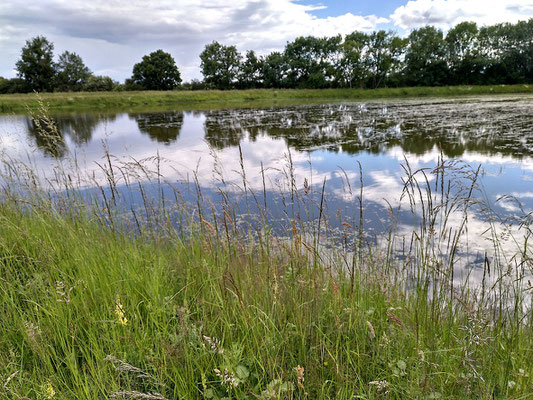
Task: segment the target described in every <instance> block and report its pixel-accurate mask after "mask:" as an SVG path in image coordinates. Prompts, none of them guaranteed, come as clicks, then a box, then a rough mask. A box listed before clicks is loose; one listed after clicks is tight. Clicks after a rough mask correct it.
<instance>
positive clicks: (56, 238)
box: [0, 116, 533, 400]
mask: <svg viewBox="0 0 533 400" xmlns="http://www.w3.org/2000/svg"><path fill="white" fill-rule="evenodd" d="M43 124H45V125H46V118H45V117H44V116H43ZM43 133H44V132H43ZM51 134H53V133H51ZM106 159H107V162H108V164H107V165H105V164H102V165H100V168H101V171H100V172H102V173H103V174H102V175H103V176H105V178H104V181H105V182H106V183H105V185H104V186H99V183H98V180H97V178H96V177H95V176H97V175H98V174H96V175H94V174H90V175H89V176H87V177H85V178H84V176H83V175H82V174H81V172H79V171H76V170H73V169H71V168H67V169H65V168H64V166H65V165H67V164H68V162H67V161H66V160H63V161H61V162H60V163H58V166H57V168H55V169H54V176H53V179H48V180H45V179H43V178H44V177H40V176H38V175H37V173H36V172H35V171H33V170H32V169H31V167H30V166H27V165H25V164H22V163H21V162H20V161H17V160H5V161H4V162H3V165H2V169H1V171H3V174H2V176H1V178H2V183H3V185H2V187H3V196H2V200H1V201H0V304H1V307H0V326H1V327H2V328H1V329H2V331H1V333H2V334H1V335H0V382H1V383H2V385H0V396H3V397H4V398H14V399H24V398H31V399H99V398H126V399H155V400H163V399H182V398H183V399H194V398H201V399H222V398H227V399H228V398H234V399H244V398H259V399H303V398H311V399H353V398H359V399H420V398H425V399H439V398H442V399H444V398H449V399H472V398H475V399H486V400H489V399H495V398H497V399H500V398H501V399H517V400H518V399H526V398H528V396H530V394H531V392H532V390H533V363H532V362H531V361H532V359H533V318H532V315H531V308H530V307H531V305H530V303H529V302H530V298H529V297H527V295H526V293H527V292H528V290H529V291H531V288H530V287H529V289H528V288H527V287H523V285H527V279H528V276H529V275H527V274H528V272H527V271H528V269H531V248H530V245H528V243H529V242H528V239H530V235H531V230H530V229H529V226H530V225H531V220H530V219H527V218H526V219H525V220H523V221H521V222H520V226H522V228H523V230H522V232H523V234H524V238H523V239H525V245H524V247H523V248H519V249H518V251H517V253H516V254H514V255H513V256H512V257H509V258H505V257H501V258H497V259H494V260H493V261H490V262H489V261H488V259H487V261H486V263H485V265H484V277H483V281H482V282H481V283H480V284H478V285H477V286H469V285H467V284H466V283H464V284H461V283H458V282H456V281H455V280H454V273H453V271H454V268H455V265H454V263H455V260H456V254H457V250H458V247H457V243H458V242H459V239H460V237H462V235H464V233H465V227H466V226H467V223H468V212H467V211H468V208H469V207H471V206H475V205H476V204H478V203H477V200H476V199H474V198H473V197H472V193H474V191H475V188H476V179H477V175H478V173H479V171H477V172H475V171H460V170H459V169H458V168H459V167H458V165H457V163H456V162H452V163H448V162H446V161H445V160H442V161H441V162H440V163H439V165H438V166H437V168H435V170H434V171H431V172H429V171H428V172H427V173H428V174H430V173H431V174H432V176H431V178H434V179H435V182H436V184H433V183H432V184H431V185H430V184H429V182H433V180H432V179H428V177H427V176H426V172H424V171H416V172H410V168H409V166H408V165H406V166H405V171H406V173H407V174H408V176H406V177H405V190H404V195H405V196H406V197H408V198H409V203H410V204H411V206H412V207H417V204H418V205H420V204H421V208H422V214H421V215H420V219H417V220H419V221H420V224H419V225H415V226H413V234H412V236H411V237H410V238H407V239H405V237H404V239H403V240H404V242H403V243H404V244H407V247H408V249H406V248H405V247H404V254H405V257H404V258H402V259H400V258H398V257H396V255H395V248H396V247H395V246H396V244H395V240H396V239H395V236H394V232H393V231H391V233H390V235H389V236H388V237H386V238H385V245H384V246H383V247H381V246H377V245H375V244H372V242H367V241H366V240H365V236H364V232H363V227H362V226H361V225H360V224H359V225H354V224H350V223H348V222H345V223H343V224H341V226H343V229H344V232H343V233H344V235H343V238H344V239H343V240H344V242H345V246H344V247H342V248H338V249H329V250H326V248H324V246H322V245H321V243H324V241H325V240H326V239H327V237H328V232H329V230H328V226H327V225H326V224H325V223H324V222H323V220H321V217H322V215H323V208H322V205H323V204H324V201H323V200H324V191H323V189H322V192H321V191H320V189H317V188H316V187H313V186H309V185H307V186H306V185H305V184H304V187H303V188H297V187H295V184H294V177H293V176H292V175H291V171H293V169H292V167H291V165H288V167H287V168H288V170H287V171H286V176H287V182H286V183H285V184H286V186H285V187H288V188H290V189H289V190H290V193H287V196H288V197H290V198H292V199H294V201H295V202H296V203H297V206H298V207H299V209H300V207H301V210H302V213H303V212H304V210H305V208H306V207H309V206H311V207H319V210H320V212H319V215H320V216H319V217H318V219H317V220H314V221H313V224H312V226H311V227H309V226H308V225H305V224H304V223H303V222H302V221H301V220H299V219H296V220H294V221H287V225H288V226H289V227H290V228H289V229H288V230H287V231H286V232H287V234H286V235H283V236H275V235H274V234H273V230H272V226H271V225H270V224H269V223H268V221H269V215H270V213H271V212H272V211H273V210H269V209H267V205H266V200H265V204H264V206H262V205H261V202H262V196H263V194H262V193H254V192H253V191H252V190H251V189H247V184H246V173H245V171H244V167H243V170H242V178H243V193H242V194H243V195H244V196H246V198H247V200H249V201H250V202H255V203H256V204H257V207H258V208H259V210H260V211H259V213H258V216H259V217H260V219H261V221H262V222H260V224H259V225H253V224H252V225H249V226H248V225H247V224H244V225H243V224H241V223H238V222H237V221H238V220H239V217H240V215H239V207H238V206H237V205H236V204H235V203H233V200H232V198H231V197H230V196H229V193H227V192H225V190H227V189H226V188H225V187H224V186H222V187H221V188H220V191H221V194H222V195H223V196H222V197H223V199H224V201H223V203H222V204H221V207H222V208H221V209H222V211H221V212H217V211H215V206H213V205H207V206H206V207H203V206H202V205H201V196H202V195H201V188H200V187H197V192H198V202H197V204H192V205H191V204H189V203H186V202H184V201H182V200H180V198H181V194H180V193H179V190H178V189H174V190H175V196H174V198H175V201H172V200H171V198H172V196H171V197H168V196H164V195H163V194H162V193H163V191H162V187H163V186H162V185H164V180H163V177H161V176H160V175H159V173H158V171H159V168H158V167H157V168H156V170H155V171H150V170H149V169H148V167H147V166H146V165H144V164H142V163H141V162H136V163H130V162H126V163H124V164H112V160H113V159H114V158H113V157H111V156H110V155H107V157H106ZM150 160H151V161H153V162H154V163H155V165H156V166H159V163H160V162H161V160H158V159H157V158H151V159H150ZM150 160H149V161H150ZM242 165H244V164H243V162H242V160H241V166H242ZM62 166H63V167H62ZM454 171H456V172H454ZM448 172H450V173H451V175H449V176H448ZM73 176H75V177H76V178H75V179H74V181H73V179H72V177H73ZM139 176H144V177H147V179H148V182H146V181H145V182H139V181H136V178H135V177H139ZM461 177H462V179H466V182H463V181H461V180H459V179H461ZM263 179H264V178H263ZM424 180H425V181H426V182H427V186H426V185H424V184H419V183H417V182H424ZM121 181H122V182H124V183H125V187H122V188H120V187H119V183H120V182H121ZM39 182H45V183H43V184H39ZM74 182H78V184H79V185H80V186H76V184H75V183H74ZM306 182H307V181H306ZM85 183H91V184H92V185H96V190H95V191H94V194H91V192H89V193H88V192H86V191H82V190H81V188H82V187H84V185H85ZM191 184H192V183H191ZM324 184H325V182H324ZM49 185H52V186H49ZM149 185H156V188H157V190H156V191H155V192H157V193H161V194H160V195H155V196H154V198H150V197H148V195H147V193H154V191H149V190H145V189H146V188H147V187H148V186H149ZM230 186H232V185H230ZM320 186H321V185H320ZM439 186H442V187H443V188H446V187H447V188H448V192H446V193H442V195H441V194H435V195H434V194H432V192H431V188H432V187H435V188H437V187H439ZM461 186H464V189H458V188H459V187H461ZM450 188H453V192H452V191H450ZM234 189H235V188H234V187H233V186H232V189H231V190H234ZM353 189H354V190H358V191H359V197H358V199H359V200H356V201H354V205H353V209H354V210H357V213H359V221H363V210H364V188H363V186H362V182H361V187H360V188H358V189H356V188H355V187H354V188H353ZM347 190H348V189H347ZM349 190H350V192H351V191H352V188H351V187H350V188H349ZM128 191H138V192H137V193H140V195H141V196H142V198H143V204H144V209H140V210H139V209H137V210H135V209H134V208H131V213H129V212H128V214H125V212H124V210H122V211H121V209H120V201H121V198H122V196H125V197H126V198H127V197H129V194H131V193H129V194H128ZM313 199H315V200H313ZM309 202H310V203H311V204H309ZM114 204H118V206H115V205H114ZM247 204H248V203H247ZM247 207H248V205H247ZM457 211H458V212H459V214H460V215H462V217H460V221H458V224H457V226H455V225H454V226H451V223H450V224H447V219H448V218H449V216H450V215H451V214H452V213H455V212H457ZM345 217H346V216H343V215H339V216H338V218H340V219H341V220H344V221H348V220H345V219H344V218H345ZM456 222H457V221H456ZM448 225H450V226H448ZM491 229H494V228H491V225H488V230H491ZM448 235H449V236H448ZM490 236H491V237H492V238H493V241H494V243H493V245H494V250H495V251H496V252H498V251H499V245H498V240H500V239H499V236H498V233H497V232H496V231H494V232H493V233H492V234H491V235H490ZM516 239H518V238H516ZM446 242H448V244H449V245H450V242H451V247H449V250H448V253H447V254H444V255H443V254H441V251H442V249H443V247H440V245H439V243H446ZM518 242H520V240H517V243H518Z"/></svg>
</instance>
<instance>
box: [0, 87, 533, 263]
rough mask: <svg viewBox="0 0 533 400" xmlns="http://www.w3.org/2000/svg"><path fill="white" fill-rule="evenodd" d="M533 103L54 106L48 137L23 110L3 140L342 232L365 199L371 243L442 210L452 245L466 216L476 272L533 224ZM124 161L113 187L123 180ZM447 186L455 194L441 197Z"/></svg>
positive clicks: (29, 159)
mask: <svg viewBox="0 0 533 400" xmlns="http://www.w3.org/2000/svg"><path fill="white" fill-rule="evenodd" d="M532 110H533V97H532V96H507V97H505V96H499V97H480V98H458V99H422V100H421V99H412V100H391V101H366V102H340V103H330V104H311V105H301V106H287V107H284V106H273V107H266V108H240V109H222V110H204V111H190V112H183V111H179V110H166V111H158V112H119V113H104V112H99V113H94V112H86V113H83V112H79V113H70V114H55V115H53V118H52V120H53V124H54V127H55V128H54V129H52V132H51V134H50V135H48V136H43V134H42V130H39V129H38V126H37V124H36V122H35V119H32V118H31V117H29V116H27V115H3V116H0V148H1V149H2V152H3V157H4V159H7V160H11V161H8V164H9V163H13V160H20V159H22V160H25V163H26V164H29V165H31V167H32V168H33V169H34V170H36V171H39V174H40V175H41V176H42V177H53V176H54V174H57V171H58V166H60V167H61V168H63V171H66V173H67V174H68V175H69V179H74V180H76V179H77V180H78V181H77V182H78V184H79V185H80V186H83V187H86V188H89V187H90V186H91V185H97V184H99V185H102V186H105V185H108V180H107V178H108V175H106V171H108V168H107V167H105V166H104V165H107V164H108V162H110V161H111V162H112V163H113V164H115V165H116V166H117V168H118V167H121V168H123V169H124V168H128V167H132V168H133V167H135V166H136V167H140V166H141V165H142V166H143V167H145V168H146V169H150V170H151V171H158V173H159V177H160V178H159V179H157V178H155V179H154V178H153V175H152V178H151V179H149V178H148V174H146V175H144V174H143V173H142V172H139V171H137V175H136V179H137V180H139V181H141V182H143V181H144V183H146V184H147V186H146V187H148V189H146V188H145V190H146V191H147V192H150V189H149V188H150V187H151V188H152V190H153V192H154V193H160V190H166V189H161V187H160V185H159V182H160V181H161V179H163V178H164V182H167V183H169V184H171V185H174V187H178V188H179V192H180V196H184V198H185V199H186V200H187V201H190V202H191V203H194V201H195V200H194V199H195V198H197V197H198V196H199V192H198V188H199V189H200V191H201V196H202V200H203V201H204V202H207V201H208V200H207V199H210V200H211V201H213V202H214V203H220V202H221V201H223V200H224V199H225V198H226V197H225V196H228V194H230V195H231V196H233V197H234V198H235V199H237V200H235V204H236V205H237V207H238V208H240V210H241V212H242V214H243V215H244V214H248V215H249V214H253V213H254V212H257V209H258V208H260V205H266V207H267V208H268V209H269V210H270V211H271V213H270V214H269V215H268V218H269V219H272V221H274V220H279V221H281V220H283V219H284V217H298V218H299V219H300V220H302V221H303V222H304V223H316V220H317V218H324V220H325V223H326V224H329V226H330V227H332V228H331V230H332V232H333V231H334V230H335V229H334V228H336V229H337V233H338V239H339V240H340V241H342V239H343V237H344V235H343V230H344V229H346V227H347V226H349V227H350V229H352V227H356V226H357V227H359V226H360V225H361V220H360V212H359V211H360V210H359V207H360V204H362V205H363V209H364V213H363V214H364V216H363V220H362V222H363V224H362V225H363V227H364V231H365V236H366V237H367V238H374V240H379V239H378V238H379V236H380V234H382V233H384V232H388V231H389V230H390V229H391V227H392V228H393V229H394V231H395V232H396V233H398V234H399V235H401V234H402V233H404V234H405V235H407V233H408V232H412V231H413V230H414V229H415V230H416V229H419V227H418V224H420V221H422V222H424V221H423V220H424V217H430V215H429V214H431V213H434V215H433V217H434V218H435V220H436V222H435V223H434V226H433V227H432V228H431V227H430V229H436V230H437V231H439V232H441V236H442V240H443V242H445V241H448V242H449V241H450V238H449V237H446V235H445V234H443V232H447V231H446V229H450V228H453V227H456V228H457V227H460V226H461V224H463V225H464V229H465V231H466V237H465V239H464V246H463V247H464V248H463V249H462V254H463V257H464V264H465V265H467V266H469V267H471V268H474V269H475V268H476V267H477V266H479V265H482V264H483V263H484V262H485V261H486V254H487V252H489V253H490V252H491V249H492V250H493V249H494V235H499V236H500V237H499V239H500V240H501V246H502V247H503V248H504V250H506V251H508V252H509V254H514V253H515V250H514V249H516V248H519V247H520V245H521V243H522V242H523V236H524V229H526V230H527V228H528V226H529V220H528V218H529V214H530V213H531V212H532V210H533V112H532ZM106 154H109V155H111V157H110V158H108V157H107V156H106ZM443 163H444V164H443ZM478 168H479V169H478ZM119 170H120V168H118V169H117V170H116V171H115V172H114V173H115V174H116V179H117V183H118V186H119V187H120V186H121V185H122V186H124V185H125V186H128V185H126V184H127V183H128V180H129V178H127V177H125V176H124V175H121V173H119V172H118V171H119ZM444 170H445V172H444V174H443V171H444ZM74 171H76V172H74ZM409 171H411V172H409ZM108 172H109V171H108ZM415 172H416V173H415ZM361 173H362V175H361ZM413 173H415V179H411V180H409V179H408V176H409V175H410V174H413ZM70 175H72V176H70ZM81 175H83V176H84V177H85V178H80V176H81ZM243 177H244V181H243ZM474 179H475V180H476V182H475V185H473V183H472V181H473V180H474ZM148 181H149V182H148ZM324 182H325V184H324ZM196 184H197V185H196ZM361 184H362V185H363V190H362V191H361ZM129 185H130V186H131V182H130V183H129ZM322 188H324V196H322ZM418 189H420V191H419V190H418ZM430 191H431V192H430ZM361 193H362V200H361ZM295 196H296V198H297V199H296V200H295ZM446 196H448V198H452V197H453V198H454V199H455V200H454V202H452V201H450V202H448V203H447V206H442V204H443V199H444V198H445V197H446ZM454 196H455V197H454ZM306 197H307V198H309V199H310V200H309V201H308V204H309V205H310V206H309V207H307V208H302V207H301V204H300V203H298V199H303V200H302V201H304V200H305V198H306ZM465 198H468V199H469V201H464V199H465ZM424 199H425V200H424ZM360 200H361V201H360ZM140 201H141V200H140V198H139V197H136V196H130V197H127V196H126V200H125V202H126V203H132V204H133V203H139V202H140ZM304 202H305V201H304ZM439 202H440V204H441V207H440V209H439V207H437V205H436V203H439ZM452 203H453V204H452ZM321 204H322V207H320V205H321ZM137 205H138V204H137ZM466 205H468V217H467V218H466V217H465V206H466ZM127 206H128V207H129V206H131V204H127ZM215 208H216V207H215ZM429 208H432V211H428V209H429ZM447 208H449V209H450V212H448V213H445V217H443V215H442V212H443V210H446V209H447ZM321 209H322V210H323V211H320V210H321ZM325 210H327V212H326V211H325ZM438 213H441V214H440V215H438V216H437V214H438ZM272 223H274V222H272ZM425 223H426V227H427V225H428V223H427V221H425ZM520 223H522V225H520ZM347 224H348V225H347ZM490 227H493V228H494V229H493V231H490V232H489V231H488V228H490ZM354 229H355V228H354ZM488 232H489V233H488ZM450 234H451V233H450ZM497 252H499V250H498V251H497ZM492 253H494V252H492ZM493 256H494V254H492V255H491V257H493Z"/></svg>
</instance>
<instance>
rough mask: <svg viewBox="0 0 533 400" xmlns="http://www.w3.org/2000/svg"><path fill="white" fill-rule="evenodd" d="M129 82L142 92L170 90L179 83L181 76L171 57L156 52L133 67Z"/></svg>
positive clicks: (162, 52) (158, 51)
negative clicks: (142, 90)
mask: <svg viewBox="0 0 533 400" xmlns="http://www.w3.org/2000/svg"><path fill="white" fill-rule="evenodd" d="M131 80H132V82H133V84H134V85H138V86H139V87H140V88H142V89H144V90H172V89H174V88H175V87H176V86H178V85H179V84H180V83H181V76H180V73H179V71H178V67H176V62H175V61H174V59H173V58H172V56H171V55H170V54H168V53H165V52H164V51H163V50H157V51H154V52H152V53H150V55H148V56H144V57H143V59H142V61H141V62H140V63H137V64H135V65H134V66H133V75H132V78H131Z"/></svg>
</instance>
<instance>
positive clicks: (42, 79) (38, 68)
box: [16, 36, 56, 92]
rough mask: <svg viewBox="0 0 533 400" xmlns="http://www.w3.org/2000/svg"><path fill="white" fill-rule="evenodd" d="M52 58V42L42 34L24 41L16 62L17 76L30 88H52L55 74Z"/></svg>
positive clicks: (40, 89) (40, 90)
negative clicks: (24, 43)
mask: <svg viewBox="0 0 533 400" xmlns="http://www.w3.org/2000/svg"><path fill="white" fill-rule="evenodd" d="M53 58H54V44H53V43H52V42H50V41H48V39H47V38H45V37H44V36H36V37H34V38H32V39H30V40H28V41H26V45H25V46H24V47H23V48H22V52H21V55H20V60H19V61H18V62H17V64H16V65H17V71H18V75H19V77H20V78H22V79H24V80H25V81H26V83H27V85H28V87H29V88H30V89H31V90H35V91H37V92H42V91H50V90H52V89H53V82H54V79H53V78H54V76H55V74H56V69H55V65H54V61H53Z"/></svg>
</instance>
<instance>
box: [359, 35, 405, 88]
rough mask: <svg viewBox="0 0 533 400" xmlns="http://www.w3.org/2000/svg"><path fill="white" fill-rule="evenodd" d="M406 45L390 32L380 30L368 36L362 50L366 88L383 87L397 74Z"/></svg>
mask: <svg viewBox="0 0 533 400" xmlns="http://www.w3.org/2000/svg"><path fill="white" fill-rule="evenodd" d="M406 43H407V42H406V40H404V39H401V38H399V37H398V36H396V35H395V34H394V33H393V32H390V31H389V32H387V31H384V30H381V31H378V32H372V33H371V34H370V35H368V42H367V46H366V48H365V49H364V60H365V61H364V64H365V69H366V73H367V74H368V79H367V85H368V86H370V87H371V88H377V87H380V86H384V85H385V84H386V83H387V79H389V78H390V77H391V76H393V75H395V74H397V73H398V72H399V68H400V66H401V65H402V62H401V56H402V54H403V52H404V50H405V46H406Z"/></svg>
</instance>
